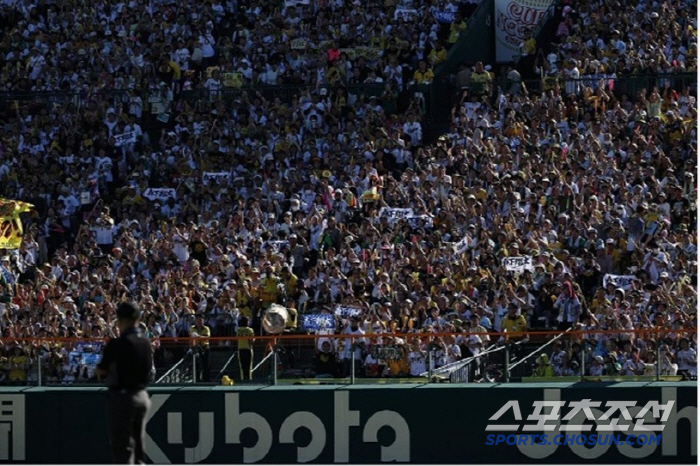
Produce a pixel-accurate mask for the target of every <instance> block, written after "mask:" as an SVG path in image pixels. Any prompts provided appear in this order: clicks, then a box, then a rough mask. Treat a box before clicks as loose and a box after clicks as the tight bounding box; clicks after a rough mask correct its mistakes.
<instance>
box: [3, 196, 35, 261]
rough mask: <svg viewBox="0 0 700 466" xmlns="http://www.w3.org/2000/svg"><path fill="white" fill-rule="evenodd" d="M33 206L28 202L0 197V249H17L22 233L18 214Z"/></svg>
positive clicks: (27, 210)
mask: <svg viewBox="0 0 700 466" xmlns="http://www.w3.org/2000/svg"><path fill="white" fill-rule="evenodd" d="M33 208H34V206H33V205H32V204H29V203H28V202H22V201H13V200H9V199H0V249H19V246H20V244H22V236H23V234H24V230H23V229H22V220H20V218H19V215H20V214H22V213H24V212H29V211H30V210H32V209H33Z"/></svg>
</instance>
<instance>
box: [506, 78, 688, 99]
mask: <svg viewBox="0 0 700 466" xmlns="http://www.w3.org/2000/svg"><path fill="white" fill-rule="evenodd" d="M601 79H602V80H603V82H604V85H605V90H606V91H612V92H613V93H614V94H615V95H617V96H620V95H627V96H628V97H632V98H635V97H636V95H637V93H638V92H640V91H641V90H642V89H646V90H647V91H651V90H652V89H653V88H654V87H657V88H658V89H659V91H663V89H664V87H665V85H666V84H668V85H669V87H670V89H672V90H676V91H681V90H683V89H685V88H688V89H689V90H690V92H691V93H692V94H694V95H696V94H697V82H698V80H697V74H695V73H655V74H633V75H622V76H617V77H614V78H611V77H607V76H597V75H590V76H587V75H584V76H581V77H580V78H579V79H569V78H566V77H562V76H557V77H544V78H542V79H529V80H524V81H523V83H524V84H525V86H526V87H527V89H528V91H530V92H543V91H548V90H550V89H554V87H555V86H556V85H559V87H560V88H561V89H562V90H563V91H566V89H569V88H575V89H578V90H579V91H578V93H579V94H580V92H582V91H583V89H584V88H585V87H590V88H591V89H592V90H593V91H595V90H596V89H597V88H598V85H599V83H600V81H601ZM498 84H499V86H500V87H501V89H510V88H511V83H510V81H509V80H508V79H507V78H502V79H500V80H499V81H498Z"/></svg>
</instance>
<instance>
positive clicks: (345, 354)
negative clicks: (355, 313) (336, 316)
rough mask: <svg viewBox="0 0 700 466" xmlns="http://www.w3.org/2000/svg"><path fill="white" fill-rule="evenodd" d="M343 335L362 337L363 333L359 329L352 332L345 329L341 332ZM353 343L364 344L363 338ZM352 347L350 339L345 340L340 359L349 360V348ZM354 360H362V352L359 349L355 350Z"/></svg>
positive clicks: (349, 329)
mask: <svg viewBox="0 0 700 466" xmlns="http://www.w3.org/2000/svg"><path fill="white" fill-rule="evenodd" d="M343 334H345V335H364V334H365V332H364V331H363V330H362V329H361V328H359V327H358V328H357V330H352V328H350V327H346V328H345V330H344V331H343ZM354 341H355V343H360V342H364V343H366V342H365V339H364V338H356V339H355V340H354ZM351 346H352V340H351V339H350V338H346V339H345V344H344V345H343V353H342V359H350V347H351ZM354 353H355V356H354V357H355V359H361V358H362V350H361V349H360V348H357V349H355V352H354Z"/></svg>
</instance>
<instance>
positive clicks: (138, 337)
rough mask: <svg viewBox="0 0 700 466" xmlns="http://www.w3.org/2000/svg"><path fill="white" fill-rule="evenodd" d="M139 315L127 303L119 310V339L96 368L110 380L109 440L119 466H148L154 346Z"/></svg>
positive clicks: (114, 340) (120, 306) (106, 350)
mask: <svg viewBox="0 0 700 466" xmlns="http://www.w3.org/2000/svg"><path fill="white" fill-rule="evenodd" d="M139 318H140V312H139V310H138V309H137V307H136V305H135V304H133V303H129V302H124V303H121V304H120V305H119V307H117V327H118V328H119V337H118V338H113V339H111V340H110V341H109V342H108V343H107V345H106V346H105V348H104V352H103V354H102V360H101V361H100V363H99V364H98V365H97V369H96V373H97V375H98V377H100V378H104V377H105V376H106V377H107V386H108V387H109V395H108V396H109V399H108V404H107V410H108V416H109V437H110V441H111V444H112V454H113V455H114V457H113V460H114V463H116V464H145V462H146V456H145V454H144V435H145V431H146V415H147V413H148V410H149V409H150V407H151V400H150V398H149V397H148V393H147V392H146V387H147V386H148V384H149V382H150V381H151V380H152V378H153V375H154V367H153V350H152V348H151V343H150V341H148V339H147V338H146V337H145V336H144V335H143V334H142V333H141V332H140V331H139V329H138V322H139Z"/></svg>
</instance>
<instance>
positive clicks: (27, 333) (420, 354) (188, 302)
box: [0, 0, 697, 383]
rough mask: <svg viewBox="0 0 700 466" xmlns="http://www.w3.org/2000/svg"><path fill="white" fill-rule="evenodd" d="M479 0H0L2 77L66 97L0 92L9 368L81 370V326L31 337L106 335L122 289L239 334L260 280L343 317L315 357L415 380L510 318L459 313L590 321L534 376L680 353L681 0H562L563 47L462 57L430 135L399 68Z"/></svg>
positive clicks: (316, 313)
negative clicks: (498, 61)
mask: <svg viewBox="0 0 700 466" xmlns="http://www.w3.org/2000/svg"><path fill="white" fill-rule="evenodd" d="M477 4H478V2H466V3H458V2H442V1H438V2H433V5H432V6H427V5H424V4H420V3H419V2H410V3H406V2H400V4H399V5H397V4H396V2H392V1H389V2H373V1H370V2H359V1H355V2H353V3H346V2H328V3H327V4H326V2H323V4H322V6H319V5H321V4H320V3H318V4H317V3H314V4H313V5H306V4H304V2H298V3H295V4H294V5H295V6H291V4H290V3H289V2H288V3H287V4H286V5H283V4H280V5H277V4H276V3H271V2H260V3H256V2H244V1H241V2H238V4H234V3H233V2H231V3H228V2H227V3H222V2H219V1H210V2H206V3H205V6H204V7H202V6H199V5H194V4H187V3H182V2H180V3H175V2H168V1H151V2H145V3H144V2H131V3H129V4H126V3H123V2H117V1H106V0H103V1H101V2H96V3H90V2H63V3H54V2H36V1H34V2H32V1H27V2H13V1H5V2H3V4H2V7H1V10H0V11H2V15H1V17H0V22H1V23H0V26H1V28H2V30H3V32H4V33H5V34H4V35H3V37H4V39H3V40H2V42H0V50H2V54H1V55H0V66H1V69H0V74H1V75H2V77H3V79H2V83H3V85H4V90H5V91H13V92H15V94H7V95H15V96H17V95H26V92H30V93H35V94H36V95H42V94H41V92H44V91H46V93H45V95H47V96H51V95H54V94H56V95H58V94H57V93H58V92H63V93H65V94H66V95H69V96H70V97H69V98H67V99H62V100H52V98H50V97H47V98H46V102H49V103H48V104H47V105H37V104H36V100H22V99H20V98H16V99H14V100H8V101H6V105H4V107H3V109H2V122H3V125H2V126H0V197H2V198H5V199H17V200H22V201H25V202H29V203H32V204H33V205H34V206H35V209H34V210H33V211H32V212H31V213H30V214H26V215H23V217H22V218H23V220H24V232H23V241H22V245H21V247H20V248H19V249H16V250H7V251H5V253H4V255H3V256H2V257H1V261H0V287H1V288H2V293H1V296H0V303H1V304H0V312H1V314H2V315H1V317H0V330H1V331H2V337H3V338H4V339H8V338H9V339H12V338H29V337H35V338H36V339H34V340H32V341H31V342H27V343H26V344H20V343H15V342H10V341H8V342H7V343H6V344H5V345H4V347H3V349H2V350H1V351H2V357H0V377H2V380H3V383H26V382H33V381H36V380H37V377H38V374H37V372H38V364H36V363H35V362H36V360H37V358H41V359H42V364H43V367H44V369H43V370H44V371H46V372H45V373H44V375H43V376H44V379H45V380H50V381H54V382H63V383H69V382H73V381H76V380H84V381H87V380H92V379H93V378H94V374H93V369H92V368H93V364H94V359H95V357H97V355H98V354H99V350H100V347H101V344H100V343H94V342H93V343H79V344H58V343H54V342H49V341H42V340H43V339H45V338H47V339H49V338H54V337H59V338H78V339H79V338H85V337H105V336H113V335H114V334H115V331H116V330H115V327H114V317H115V315H114V311H115V307H116V303H118V302H119V301H120V300H123V299H132V300H135V301H137V302H138V304H139V305H140V306H141V308H142V309H143V312H144V319H143V327H144V331H146V332H147V333H148V334H149V335H150V336H152V337H154V338H158V337H168V336H183V335H188V334H191V333H192V332H196V333H197V334H199V335H206V334H207V333H210V334H211V335H214V336H228V335H234V334H235V332H236V329H237V326H238V318H239V317H240V316H245V317H247V318H248V319H250V322H251V326H252V327H253V328H254V329H256V333H257V334H260V333H261V331H262V330H261V324H260V322H261V317H262V313H263V312H264V311H265V310H266V309H267V308H268V307H269V306H270V305H271V304H273V303H278V304H281V305H283V306H285V307H287V308H288V309H289V318H288V321H287V327H288V329H287V331H289V332H306V331H314V332H326V333H334V332H338V333H348V334H353V335H355V336H358V335H359V336H361V337H362V336H363V340H362V342H363V343H364V344H363V345H351V344H350V340H349V338H348V339H345V338H341V339H338V340H331V339H327V340H319V342H318V352H317V355H316V359H315V361H314V362H315V364H316V373H317V374H319V375H330V376H337V375H347V374H348V371H349V370H350V367H351V364H350V361H351V360H352V359H355V360H356V361H357V363H356V364H355V369H356V371H357V372H358V375H366V376H370V377H375V376H382V375H393V376H398V375H414V376H415V375H420V374H422V373H423V372H425V371H426V370H427V355H426V350H427V349H428V345H429V344H430V345H432V347H435V348H436V349H437V355H436V357H435V359H434V367H436V368H437V367H440V366H443V365H446V364H448V363H451V362H454V361H457V360H459V359H461V358H464V357H469V356H472V355H474V356H477V355H479V354H480V353H481V352H482V351H484V349H485V348H487V347H489V346H490V345H492V344H499V343H503V342H504V341H505V340H506V339H507V338H506V337H507V335H506V336H501V337H500V338H499V337H498V336H496V337H488V336H485V335H470V334H472V333H479V332H485V331H495V332H500V331H508V332H520V331H526V330H550V329H552V330H559V331H564V330H569V329H573V330H581V329H582V330H589V331H596V332H599V333H587V334H579V333H573V334H572V336H570V337H567V338H566V339H562V340H560V341H558V342H556V343H555V344H554V345H552V348H548V349H547V353H543V354H542V355H540V356H539V357H538V358H537V361H536V364H535V367H534V375H535V376H543V377H545V376H549V375H579V374H580V371H581V367H582V366H583V367H585V371H586V375H592V376H596V375H616V374H620V375H645V374H655V365H654V364H655V358H656V357H657V354H660V355H661V357H662V358H663V360H662V367H663V371H664V374H676V373H680V374H694V373H695V371H696V365H697V362H696V352H695V351H696V344H697V343H696V340H697V338H696V331H695V328H696V321H697V312H696V310H697V291H696V289H695V283H696V280H697V262H696V261H697V230H696V220H697V217H696V212H697V207H696V189H697V184H696V180H695V175H694V174H695V172H696V161H697V149H696V140H697V127H696V118H697V105H696V104H697V103H696V87H695V83H694V82H693V85H692V88H691V86H690V85H689V82H688V81H684V80H680V79H676V78H675V76H676V74H677V73H679V72H682V71H683V72H684V71H688V72H695V71H696V58H697V56H696V53H697V49H696V34H697V25H696V19H695V18H694V16H693V13H692V12H693V11H694V10H691V9H690V7H691V6H692V7H694V5H695V2H684V1H676V2H665V3H663V5H660V6H659V5H657V4H656V3H652V2H648V1H609V2H603V1H582V2H575V3H573V2H571V5H567V3H566V2H564V5H563V7H562V8H561V9H560V11H559V13H558V14H557V17H556V19H555V20H556V21H560V22H561V24H559V26H558V28H557V34H556V35H557V40H558V44H560V45H553V46H552V47H551V50H544V49H539V48H538V47H536V45H533V43H534V42H533V41H534V39H527V40H526V41H525V42H524V44H523V55H524V56H525V58H524V60H523V62H522V63H523V65H522V66H519V67H518V69H515V68H513V67H510V68H509V69H508V70H507V71H506V72H505V73H503V75H502V76H500V75H499V76H497V75H496V74H494V73H493V72H491V71H490V69H491V68H490V67H488V66H484V64H482V63H477V64H475V65H474V66H473V67H471V65H470V66H468V67H467V66H465V67H463V70H462V71H461V72H460V73H459V74H458V75H457V76H456V82H457V83H458V87H460V90H459V93H458V94H457V97H456V98H455V102H454V108H453V111H452V121H451V125H450V130H449V132H448V133H447V134H445V135H443V136H441V137H440V138H439V139H438V140H437V141H436V142H431V141H428V140H427V138H426V137H424V132H425V131H426V128H427V124H426V113H425V106H424V102H422V99H421V98H420V93H418V95H416V93H414V92H413V91H414V90H415V89H416V88H415V87H414V85H420V84H429V83H430V82H431V80H432V79H433V71H432V68H433V67H434V66H435V65H438V64H439V63H440V62H441V61H443V60H445V58H446V56H447V52H446V49H447V48H449V46H451V44H453V43H455V42H456V41H457V40H458V39H459V33H460V31H462V30H464V29H465V28H466V23H465V18H468V15H469V14H470V13H471V12H472V11H473V10H474V8H475V7H476V5H477ZM572 7H573V8H574V9H572ZM607 9H610V10H613V9H614V10H615V11H620V9H622V10H623V11H626V12H628V13H629V14H626V15H618V16H615V15H607V14H605V12H606V11H607ZM628 10H629V11H628ZM436 11H438V12H441V13H444V12H449V15H436V14H435V12H436ZM407 12H408V13H407ZM445 16H447V17H448V18H450V19H451V21H449V22H444V21H443V22H442V23H441V22H440V21H438V18H444V17H445ZM261 18H262V19H263V20H260V19H261ZM556 43H557V41H555V44H556ZM365 44H370V45H369V46H366V45H365ZM521 73H522V75H528V74H531V73H537V74H540V75H542V76H543V79H542V82H541V83H534V84H533V83H530V84H526V83H525V82H524V81H523V80H522V78H521ZM644 73H652V74H654V75H655V76H656V78H655V79H653V80H652V81H653V82H654V85H652V86H650V87H649V88H645V89H643V90H642V89H640V90H638V91H637V90H634V91H632V92H629V93H627V92H625V90H624V83H625V82H626V81H625V78H628V77H630V76H635V75H642V74H644ZM225 80H233V81H236V82H237V83H238V84H237V85H242V86H243V87H242V88H241V89H240V90H238V91H236V92H235V93H231V92H228V91H226V88H227V87H229V86H228V84H227V83H226V82H225ZM251 85H252V86H251ZM275 85H294V86H296V88H295V89H296V91H294V93H290V94H289V95H286V94H285V95H284V96H282V95H280V96H275V97H272V98H270V97H269V95H270V94H269V93H268V92H267V90H269V89H270V87H271V86H275ZM377 85H379V87H380V88H381V91H380V92H377V93H374V94H376V95H374V94H372V95H368V94H365V93H364V91H363V90H362V89H365V87H364V86H367V87H366V89H370V88H372V86H374V87H375V88H376V86H377ZM23 92H25V94H22V93H23ZM232 95H233V96H234V97H233V98H232V97H231V96H232ZM193 96H194V97H195V98H193ZM266 96H268V97H266ZM402 96H408V97H409V98H408V99H402V98H401V97H402ZM144 128H146V129H144ZM196 315H201V316H202V318H201V319H196V318H195V316H196ZM324 325H327V327H324ZM204 327H206V328H207V329H206V331H204V332H202V329H203V328H204ZM639 330H643V331H644V332H643V333H639ZM450 332H460V334H459V335H456V336H439V337H431V336H430V335H431V334H432V333H439V334H443V333H450ZM386 333H416V334H417V335H416V337H409V338H399V337H391V336H386V335H382V334H386ZM515 339H525V340H526V339H527V336H526V335H525V336H519V337H517V338H516V337H511V338H510V340H515ZM156 346H157V342H156ZM582 346H584V347H585V348H586V351H584V352H581V351H580V349H581V347H582ZM657 348H658V351H657ZM376 349H382V350H383V351H377V350H376ZM389 350H391V351H389ZM581 355H583V357H584V358H586V360H585V361H582V360H581ZM160 357H161V359H162V358H165V356H164V352H163V351H162V349H161V354H160ZM32 362H33V363H32ZM533 362H534V361H533ZM28 363H31V364H28ZM481 375H482V376H483V374H481Z"/></svg>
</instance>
